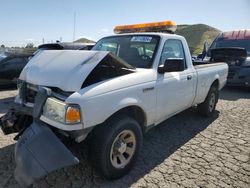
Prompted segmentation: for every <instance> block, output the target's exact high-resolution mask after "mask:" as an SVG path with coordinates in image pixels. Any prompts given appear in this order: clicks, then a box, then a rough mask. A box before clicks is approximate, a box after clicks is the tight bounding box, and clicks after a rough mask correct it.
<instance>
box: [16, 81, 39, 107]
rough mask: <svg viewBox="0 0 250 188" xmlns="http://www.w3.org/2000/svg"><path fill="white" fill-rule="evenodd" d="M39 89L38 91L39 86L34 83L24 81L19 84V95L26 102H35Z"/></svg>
mask: <svg viewBox="0 0 250 188" xmlns="http://www.w3.org/2000/svg"><path fill="white" fill-rule="evenodd" d="M37 91H38V87H37V86H35V85H33V84H29V83H26V82H23V83H22V84H21V85H20V86H19V95H20V98H21V99H22V100H23V102H24V103H27V102H28V103H35V97H36V95H37Z"/></svg>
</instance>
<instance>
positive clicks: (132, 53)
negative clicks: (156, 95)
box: [92, 35, 160, 68]
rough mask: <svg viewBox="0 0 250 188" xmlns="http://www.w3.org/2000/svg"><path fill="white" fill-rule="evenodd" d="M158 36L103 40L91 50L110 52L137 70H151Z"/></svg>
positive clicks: (120, 37)
mask: <svg viewBox="0 0 250 188" xmlns="http://www.w3.org/2000/svg"><path fill="white" fill-rule="evenodd" d="M159 41H160V37H159V36H153V35H123V36H113V37H107V38H103V39H101V40H100V41H98V42H97V43H96V45H95V46H94V47H93V48H92V50H96V51H110V52H112V53H113V54H115V55H116V56H118V57H120V58H121V59H123V60H124V61H126V62H127V63H128V64H130V65H131V66H133V67H137V68H151V66H152V63H153V60H154V56H155V53H156V51H157V47H158V43H159Z"/></svg>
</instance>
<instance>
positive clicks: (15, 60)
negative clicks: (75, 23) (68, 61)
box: [0, 42, 94, 86]
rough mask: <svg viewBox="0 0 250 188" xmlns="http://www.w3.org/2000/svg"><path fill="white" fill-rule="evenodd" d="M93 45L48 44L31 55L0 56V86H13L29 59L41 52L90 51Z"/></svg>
mask: <svg viewBox="0 0 250 188" xmlns="http://www.w3.org/2000/svg"><path fill="white" fill-rule="evenodd" d="M93 46H94V43H66V42H65V43H48V44H42V45H40V46H38V50H37V51H35V52H34V53H33V54H8V55H6V54H3V55H1V56H0V86H9V85H11V86H12V85H13V86H14V85H15V84H16V80H17V78H18V77H19V75H20V73H21V71H22V70H23V68H24V67H25V65H26V64H27V63H28V61H29V60H30V58H32V57H33V56H34V55H35V54H37V53H38V52H39V51H41V50H90V49H91V48H92V47H93Z"/></svg>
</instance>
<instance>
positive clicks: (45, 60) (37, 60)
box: [19, 50, 125, 91]
mask: <svg viewBox="0 0 250 188" xmlns="http://www.w3.org/2000/svg"><path fill="white" fill-rule="evenodd" d="M108 55H109V56H111V57H112V58H116V57H115V56H114V55H111V53H110V52H104V51H78V50H44V51H41V52H39V53H38V54H37V55H35V56H34V57H33V58H32V59H31V60H30V61H29V63H28V64H27V65H26V66H25V68H24V69H23V71H22V72H21V75H20V77H19V78H20V79H21V80H24V81H26V82H28V83H32V84H35V85H43V86H48V87H57V88H60V89H61V90H63V91H77V90H79V89H80V88H81V86H82V84H83V82H84V80H85V79H86V78H87V76H88V75H89V73H90V72H91V71H92V70H93V69H94V68H95V67H96V66H97V65H98V64H99V63H100V62H101V61H102V60H103V59H104V58H105V57H106V56H108ZM116 60H117V61H116V62H119V63H123V62H121V61H119V59H116ZM124 66H125V65H124Z"/></svg>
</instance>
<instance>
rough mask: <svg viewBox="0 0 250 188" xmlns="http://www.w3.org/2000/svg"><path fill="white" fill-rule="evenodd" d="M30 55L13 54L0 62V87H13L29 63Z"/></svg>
mask: <svg viewBox="0 0 250 188" xmlns="http://www.w3.org/2000/svg"><path fill="white" fill-rule="evenodd" d="M28 60H29V55H23V54H13V55H9V56H6V57H3V59H2V60H0V86H13V85H15V84H16V80H17V78H18V77H19V75H20V73H21V71H22V70H23V67H24V66H25V65H26V64H27V63H28Z"/></svg>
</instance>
